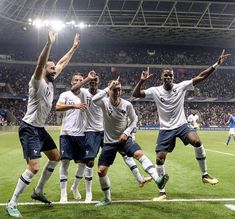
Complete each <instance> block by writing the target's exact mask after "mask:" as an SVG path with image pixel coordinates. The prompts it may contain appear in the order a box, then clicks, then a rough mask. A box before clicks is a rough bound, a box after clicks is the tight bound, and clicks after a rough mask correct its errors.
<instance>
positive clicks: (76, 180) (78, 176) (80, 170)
mask: <svg viewBox="0 0 235 219" xmlns="http://www.w3.org/2000/svg"><path fill="white" fill-rule="evenodd" d="M84 170H85V164H84V163H79V164H78V169H77V172H76V175H75V178H74V181H73V185H72V187H73V189H74V190H76V189H78V186H79V184H80V182H81V180H82V178H83V175H84Z"/></svg>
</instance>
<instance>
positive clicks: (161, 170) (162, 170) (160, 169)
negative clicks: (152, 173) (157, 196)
mask: <svg viewBox="0 0 235 219" xmlns="http://www.w3.org/2000/svg"><path fill="white" fill-rule="evenodd" d="M156 170H157V173H158V176H163V175H164V174H165V173H166V171H165V165H164V164H163V165H156ZM159 191H160V192H166V190H165V188H163V189H159Z"/></svg>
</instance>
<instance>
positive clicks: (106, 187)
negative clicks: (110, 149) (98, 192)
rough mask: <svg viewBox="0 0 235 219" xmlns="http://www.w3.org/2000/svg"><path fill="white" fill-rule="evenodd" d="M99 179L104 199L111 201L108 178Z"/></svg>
mask: <svg viewBox="0 0 235 219" xmlns="http://www.w3.org/2000/svg"><path fill="white" fill-rule="evenodd" d="M99 179H100V186H101V189H102V191H103V192H104V198H105V199H108V200H110V201H111V192H110V185H111V183H110V180H109V177H108V176H107V175H106V176H102V177H99Z"/></svg>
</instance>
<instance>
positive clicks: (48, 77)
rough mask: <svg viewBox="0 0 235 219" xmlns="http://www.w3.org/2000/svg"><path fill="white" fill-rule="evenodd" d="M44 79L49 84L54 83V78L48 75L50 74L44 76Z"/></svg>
mask: <svg viewBox="0 0 235 219" xmlns="http://www.w3.org/2000/svg"><path fill="white" fill-rule="evenodd" d="M46 78H47V80H48V81H50V82H52V83H53V82H54V80H55V78H54V76H52V75H50V74H46Z"/></svg>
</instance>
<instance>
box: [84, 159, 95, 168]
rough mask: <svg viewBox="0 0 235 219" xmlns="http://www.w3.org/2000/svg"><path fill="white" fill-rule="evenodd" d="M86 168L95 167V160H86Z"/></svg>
mask: <svg viewBox="0 0 235 219" xmlns="http://www.w3.org/2000/svg"><path fill="white" fill-rule="evenodd" d="M86 166H88V167H90V168H92V167H93V166H94V159H89V160H86Z"/></svg>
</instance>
